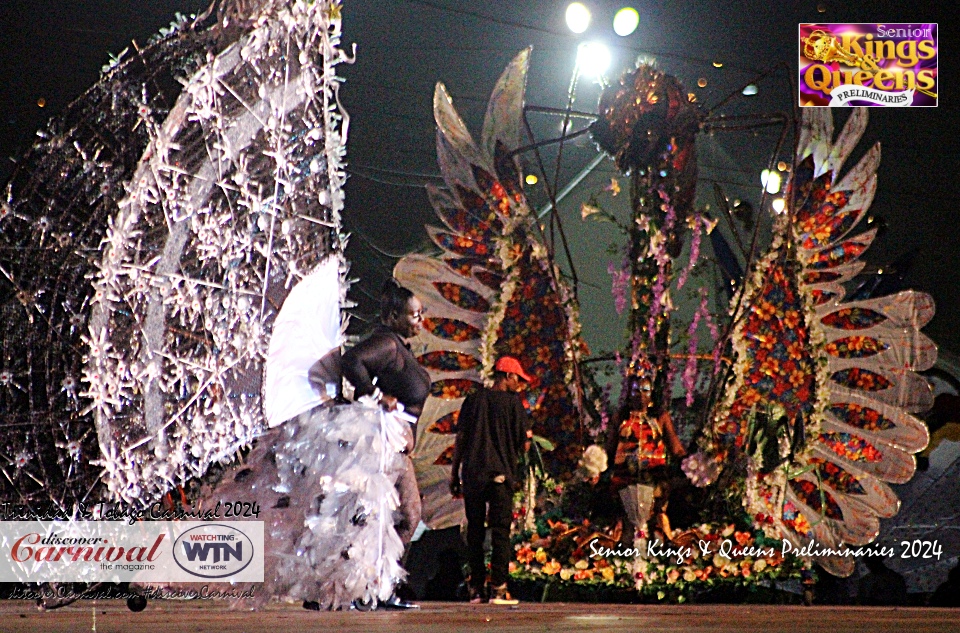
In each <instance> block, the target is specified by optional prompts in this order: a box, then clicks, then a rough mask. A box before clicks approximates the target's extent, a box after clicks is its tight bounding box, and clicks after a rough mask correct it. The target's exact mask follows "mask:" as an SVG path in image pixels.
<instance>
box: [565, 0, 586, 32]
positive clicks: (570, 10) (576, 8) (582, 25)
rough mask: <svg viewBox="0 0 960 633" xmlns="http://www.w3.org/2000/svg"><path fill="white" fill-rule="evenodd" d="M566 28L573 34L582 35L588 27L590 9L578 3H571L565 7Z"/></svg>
mask: <svg viewBox="0 0 960 633" xmlns="http://www.w3.org/2000/svg"><path fill="white" fill-rule="evenodd" d="M567 26H568V27H569V28H570V30H571V31H573V32H574V33H583V32H584V31H586V30H587V27H588V26H590V9H588V8H587V7H585V6H584V5H583V4H581V3H580V2H571V3H570V5H569V6H568V7H567Z"/></svg>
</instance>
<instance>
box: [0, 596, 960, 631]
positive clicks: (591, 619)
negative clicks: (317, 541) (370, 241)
mask: <svg viewBox="0 0 960 633" xmlns="http://www.w3.org/2000/svg"><path fill="white" fill-rule="evenodd" d="M0 631H3V633H61V632H63V633H66V632H68V631H69V632H70V633H77V632H79V631H95V632H97V633H117V632H127V631H132V632H136V633H227V632H233V631H238V632H244V633H293V632H296V633H308V632H311V631H356V632H358V633H380V632H383V633H388V632H389V633H396V632H397V631H416V632H417V633H447V632H450V633H453V632H465V633H479V632H484V633H519V632H538V633H539V632H542V633H567V632H574V631H576V632H578V633H579V632H581V631H586V632H591V631H596V632H603V633H611V632H615V631H625V632H626V631H629V632H631V633H675V632H676V633H680V632H684V633H686V632H690V633H701V632H702V633H727V632H729V633H802V632H804V631H811V632H814V631H816V632H818V633H819V632H827V633H855V632H856V633H861V632H862V633H883V632H887V631H889V632H891V633H893V632H897V633H900V632H906V633H949V632H952V631H957V632H960V609H956V610H951V609H926V608H892V607H869V608H868V607H826V606H824V607H817V606H814V607H799V606H756V605H743V606H738V605H690V606H683V605H679V606H659V605H658V606H651V605H613V604H610V605H598V604H569V603H567V604H565V603H550V604H530V603H528V604H520V605H519V606H516V607H503V606H492V605H469V604H463V603H449V602H445V603H441V602H427V603H423V604H422V608H421V609H420V610H419V611H408V612H396V611H375V612H370V613H359V612H356V611H348V612H315V611H306V610H304V609H302V608H301V607H300V606H294V605H271V606H270V607H268V608H266V609H264V610H262V611H258V612H251V611H238V610H230V609H229V608H228V607H227V605H226V604H225V603H223V602H219V601H214V600H207V601H192V602H183V601H154V602H151V603H150V604H149V605H148V606H147V608H146V610H144V611H142V612H140V613H132V612H131V611H129V610H128V609H127V607H126V604H125V603H124V602H123V601H122V600H98V601H80V602H77V603H74V604H73V605H70V606H68V607H64V608H62V609H57V610H54V611H46V612H40V611H38V609H37V607H36V606H35V605H34V604H33V603H32V602H29V601H25V600H21V601H17V600H3V601H0Z"/></svg>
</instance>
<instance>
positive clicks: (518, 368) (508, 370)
mask: <svg viewBox="0 0 960 633" xmlns="http://www.w3.org/2000/svg"><path fill="white" fill-rule="evenodd" d="M493 368H494V369H496V370H497V371H502V372H503V373H505V374H516V375H518V376H520V377H521V378H523V379H524V380H526V381H527V382H533V378H532V377H531V376H530V375H529V374H527V372H525V371H523V365H521V364H520V361H518V360H517V359H516V358H514V357H513V356H501V357H500V358H498V359H497V362H496V364H495V365H494V366H493Z"/></svg>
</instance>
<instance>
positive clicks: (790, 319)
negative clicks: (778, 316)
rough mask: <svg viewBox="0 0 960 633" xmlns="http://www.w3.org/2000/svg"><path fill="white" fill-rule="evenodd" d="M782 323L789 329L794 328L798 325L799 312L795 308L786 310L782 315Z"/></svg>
mask: <svg viewBox="0 0 960 633" xmlns="http://www.w3.org/2000/svg"><path fill="white" fill-rule="evenodd" d="M783 324H784V325H786V326H787V327H788V328H789V329H791V330H792V329H794V328H796V327H797V326H798V325H800V313H799V312H797V311H796V310H787V311H786V313H785V314H784V315H783Z"/></svg>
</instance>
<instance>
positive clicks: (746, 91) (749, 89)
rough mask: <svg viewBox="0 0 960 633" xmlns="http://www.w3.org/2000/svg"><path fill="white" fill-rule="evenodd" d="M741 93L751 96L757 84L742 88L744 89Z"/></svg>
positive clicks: (754, 92) (755, 92)
mask: <svg viewBox="0 0 960 633" xmlns="http://www.w3.org/2000/svg"><path fill="white" fill-rule="evenodd" d="M743 94H744V96H747V97H752V96H753V95H755V94H757V86H756V84H750V85H749V86H747V87H746V88H744V89H743Z"/></svg>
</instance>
